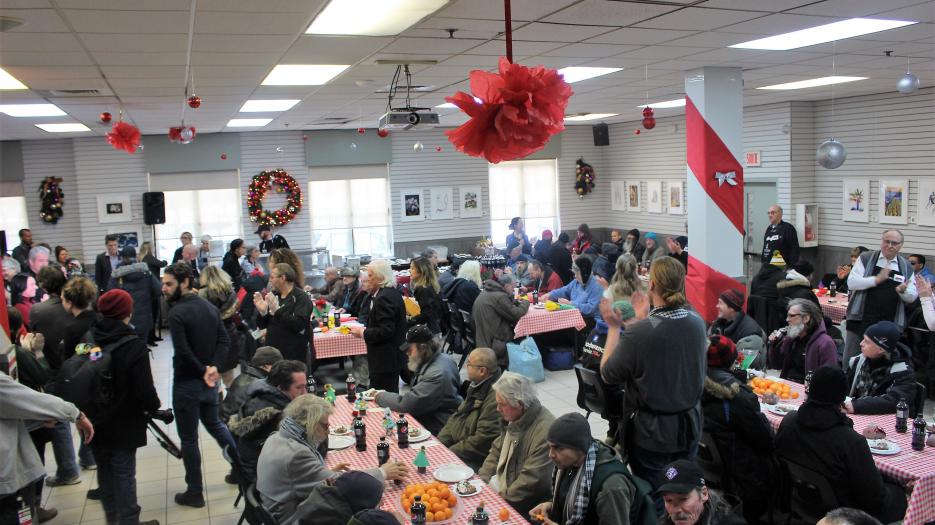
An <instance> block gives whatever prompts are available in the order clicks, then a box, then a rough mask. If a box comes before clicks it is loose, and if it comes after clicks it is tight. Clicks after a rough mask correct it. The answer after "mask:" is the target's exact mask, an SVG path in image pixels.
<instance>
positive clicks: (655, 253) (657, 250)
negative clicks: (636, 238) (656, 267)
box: [640, 232, 666, 268]
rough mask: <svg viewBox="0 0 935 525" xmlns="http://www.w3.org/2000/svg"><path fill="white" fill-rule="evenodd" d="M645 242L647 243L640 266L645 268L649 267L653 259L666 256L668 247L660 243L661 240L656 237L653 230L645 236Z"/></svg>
mask: <svg viewBox="0 0 935 525" xmlns="http://www.w3.org/2000/svg"><path fill="white" fill-rule="evenodd" d="M643 242H644V243H645V246H644V249H643V254H642V257H640V266H642V267H643V268H649V267H650V266H651V265H652V264H653V261H655V260H656V259H658V258H660V257H665V255H666V248H665V246H663V245H661V244H659V240H658V239H657V238H656V234H655V233H653V232H649V233H647V234H646V235H645V236H644V237H643Z"/></svg>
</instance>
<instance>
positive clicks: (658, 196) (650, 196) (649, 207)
mask: <svg viewBox="0 0 935 525" xmlns="http://www.w3.org/2000/svg"><path fill="white" fill-rule="evenodd" d="M646 211H648V212H649V213H662V181H659V180H650V181H646Z"/></svg>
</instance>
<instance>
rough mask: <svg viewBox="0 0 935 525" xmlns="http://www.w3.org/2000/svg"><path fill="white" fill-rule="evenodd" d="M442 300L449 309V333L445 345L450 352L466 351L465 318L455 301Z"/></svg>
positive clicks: (459, 352)
mask: <svg viewBox="0 0 935 525" xmlns="http://www.w3.org/2000/svg"><path fill="white" fill-rule="evenodd" d="M442 302H443V304H444V305H445V308H447V309H448V335H447V336H446V337H445V344H444V345H443V346H444V347H445V348H446V351H447V352H448V353H449V354H461V353H464V349H463V346H464V342H463V341H464V319H462V318H461V312H460V311H459V310H458V307H457V306H456V305H455V304H454V303H451V302H448V301H447V300H444V299H443V300H442Z"/></svg>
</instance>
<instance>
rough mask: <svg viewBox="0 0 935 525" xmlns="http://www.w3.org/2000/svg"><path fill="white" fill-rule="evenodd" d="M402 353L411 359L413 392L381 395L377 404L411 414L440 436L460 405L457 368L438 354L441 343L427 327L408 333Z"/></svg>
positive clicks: (422, 326)
mask: <svg viewBox="0 0 935 525" xmlns="http://www.w3.org/2000/svg"><path fill="white" fill-rule="evenodd" d="M400 350H403V351H405V352H406V355H407V356H408V357H409V363H408V366H409V371H411V372H412V383H411V384H410V387H411V388H410V390H409V392H406V393H405V394H394V393H393V392H382V391H381V392H378V393H377V395H376V397H375V401H376V403H377V404H378V405H380V406H381V407H389V409H390V410H395V411H396V412H400V413H403V414H411V415H412V417H414V418H416V419H417V420H418V421H419V423H421V424H422V426H424V427H425V428H426V429H427V430H428V431H429V432H431V433H432V434H438V433H439V432H440V431H441V429H442V427H444V426H445V423H447V422H448V418H449V417H451V414H454V412H455V410H457V408H458V405H460V404H461V395H460V394H458V386H459V381H460V376H459V374H458V366H457V365H455V362H454V361H453V360H452V359H451V358H449V357H447V356H444V355H442V354H441V353H439V351H438V342H437V341H436V340H435V338H434V336H433V335H432V331H431V330H430V329H429V328H428V327H427V326H426V325H424V324H420V325H416V326H413V327H412V328H410V329H409V331H408V332H407V333H406V343H405V344H404V345H403V346H402V348H400Z"/></svg>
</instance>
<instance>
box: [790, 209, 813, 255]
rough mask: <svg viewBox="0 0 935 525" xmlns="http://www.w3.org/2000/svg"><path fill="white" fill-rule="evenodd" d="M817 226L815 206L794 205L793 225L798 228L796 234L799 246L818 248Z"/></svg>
mask: <svg viewBox="0 0 935 525" xmlns="http://www.w3.org/2000/svg"><path fill="white" fill-rule="evenodd" d="M817 224H818V205H817V204H796V205H795V225H796V226H798V228H796V232H797V233H798V235H799V246H801V247H803V248H811V247H813V246H818V230H817Z"/></svg>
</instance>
